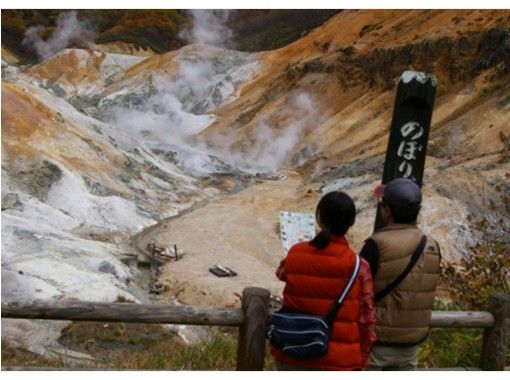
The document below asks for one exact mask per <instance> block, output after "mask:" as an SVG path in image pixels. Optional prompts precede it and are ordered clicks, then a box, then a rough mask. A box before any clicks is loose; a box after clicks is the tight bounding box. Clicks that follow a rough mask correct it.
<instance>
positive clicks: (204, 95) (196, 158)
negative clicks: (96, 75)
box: [110, 10, 319, 175]
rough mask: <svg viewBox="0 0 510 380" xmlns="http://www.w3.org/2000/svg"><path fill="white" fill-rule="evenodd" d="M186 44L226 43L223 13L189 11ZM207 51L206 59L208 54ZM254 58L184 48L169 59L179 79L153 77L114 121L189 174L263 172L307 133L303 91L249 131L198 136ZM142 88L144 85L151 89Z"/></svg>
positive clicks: (313, 115) (312, 117)
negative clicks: (167, 154) (169, 156)
mask: <svg viewBox="0 0 510 380" xmlns="http://www.w3.org/2000/svg"><path fill="white" fill-rule="evenodd" d="M190 14H191V16H192V17H193V21H194V22H193V29H192V30H191V31H188V32H189V33H190V41H192V42H198V43H201V44H209V45H211V44H212V45H217V46H218V45H221V44H225V43H226V42H227V40H228V38H230V37H231V35H232V32H231V31H230V30H229V29H228V28H227V27H226V26H225V24H226V21H227V20H228V11H217V10H214V11H205V10H192V11H190ZM211 53H212V55H211ZM254 57H256V55H253V54H248V53H239V52H234V51H231V50H223V51H217V50H211V49H210V48H207V47H186V48H183V49H182V51H181V53H180V54H179V55H178V56H177V57H176V59H177V62H178V63H179V66H180V75H179V76H178V77H177V78H176V79H173V80H168V79H167V78H164V77H156V75H153V76H152V80H151V83H150V86H152V87H153V88H154V91H153V92H152V95H151V96H149V97H148V98H146V99H145V100H144V102H143V104H138V105H137V106H136V108H137V109H126V108H125V107H118V108H116V109H114V110H113V112H112V115H110V116H112V118H113V122H114V124H115V125H116V126H117V127H118V128H119V129H122V130H129V131H131V132H134V133H135V134H136V135H137V137H138V138H139V140H141V141H142V142H143V143H144V144H145V145H146V146H147V147H148V148H150V149H158V150H162V151H166V152H173V153H172V155H173V157H174V159H175V161H176V163H177V164H178V165H179V166H181V167H183V168H184V169H185V170H187V171H190V172H192V173H195V174H199V175H202V174H210V173H218V172H229V171H244V172H248V173H252V174H255V173H269V172H274V171H275V170H277V169H278V168H279V167H280V166H281V165H282V164H284V163H285V162H286V161H287V160H288V159H289V154H290V153H291V152H292V151H293V149H294V148H295V147H296V145H298V144H299V142H300V141H301V139H302V138H303V136H304V135H305V134H306V133H307V131H309V129H310V128H311V127H312V126H313V125H315V124H316V123H317V122H318V120H317V119H318V118H319V115H318V114H317V111H316V107H315V104H314V100H313V98H312V97H311V96H310V95H309V94H307V93H304V92H294V93H291V94H288V96H286V97H285V100H284V101H282V102H281V103H280V104H278V106H277V107H274V109H278V110H280V111H272V113H271V115H270V116H265V117H264V116H261V117H259V115H257V119H256V120H255V121H253V124H252V125H250V127H249V132H244V131H243V129H231V130H228V131H227V132H224V133H222V134H220V135H216V136H215V138H214V141H206V140H205V139H204V138H202V137H200V136H198V133H200V132H201V131H202V130H203V129H205V128H207V127H208V126H209V125H211V124H212V123H213V122H214V121H215V117H214V116H212V115H211V113H212V112H214V111H215V110H216V109H217V108H218V107H219V106H220V105H221V104H222V103H223V102H224V101H225V100H226V99H227V98H228V97H229V96H230V95H231V94H232V93H233V92H234V89H235V86H236V83H241V82H242V81H244V80H246V79H247V78H248V77H249V75H251V74H250V72H251V71H250V70H253V69H254V68H255V67H256V66H253V65H254V64H255V65H256V62H254V61H253V59H254ZM150 86H149V87H150Z"/></svg>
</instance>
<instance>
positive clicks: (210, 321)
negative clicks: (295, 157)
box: [2, 302, 494, 328]
mask: <svg viewBox="0 0 510 380" xmlns="http://www.w3.org/2000/svg"><path fill="white" fill-rule="evenodd" d="M2 318H23V319H60V320H70V321H100V322H128V323H173V324H185V325H208V326H241V325H242V324H243V321H244V316H243V313H242V311H241V309H230V308H216V307H201V306H188V305H143V304H134V303H93V302H73V303H61V304H50V303H48V304H46V303H33V304H25V305H22V304H8V305H5V304H4V305H2ZM493 325H494V317H493V316H492V314H491V313H489V312H486V311H433V312H432V317H431V319H430V327H474V328H476V327H478V328H487V327H492V326H493Z"/></svg>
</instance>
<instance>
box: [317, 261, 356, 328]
mask: <svg viewBox="0 0 510 380" xmlns="http://www.w3.org/2000/svg"><path fill="white" fill-rule="evenodd" d="M355 256H356V262H355V263H354V270H353V271H352V274H351V277H350V278H349V281H347V283H346V284H345V286H344V288H343V290H342V293H340V295H339V296H338V298H337V299H336V300H335V302H334V303H333V305H332V306H331V310H330V312H329V313H328V315H327V317H326V322H327V323H328V326H330V327H331V325H332V323H333V321H334V320H335V318H336V314H337V313H338V310H340V307H341V306H342V304H343V302H344V300H345V298H346V297H347V294H349V291H350V290H351V288H352V285H354V280H356V277H358V273H359V270H360V268H361V257H359V256H358V255H355Z"/></svg>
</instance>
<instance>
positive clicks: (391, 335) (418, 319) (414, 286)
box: [371, 224, 441, 345]
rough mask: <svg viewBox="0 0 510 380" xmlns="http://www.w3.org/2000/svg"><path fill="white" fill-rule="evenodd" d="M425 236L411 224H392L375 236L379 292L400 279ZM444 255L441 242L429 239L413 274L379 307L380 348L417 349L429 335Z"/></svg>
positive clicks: (412, 271) (377, 290) (378, 331)
mask: <svg viewBox="0 0 510 380" xmlns="http://www.w3.org/2000/svg"><path fill="white" fill-rule="evenodd" d="M422 236H423V234H422V232H421V231H420V230H419V229H418V228H417V227H416V226H415V225H409V224H392V225H389V226H386V227H384V228H382V229H380V230H379V231H377V232H376V233H374V234H373V235H372V236H371V239H372V240H373V241H374V242H375V244H376V245H377V248H378V250H379V264H378V269H377V272H376V275H375V278H374V286H375V292H376V293H377V292H380V291H382V290H383V289H384V288H385V287H386V286H387V285H388V284H389V283H391V282H392V281H393V280H394V279H395V278H396V277H398V276H399V275H400V274H401V273H402V272H403V271H404V269H405V268H406V266H407V264H408V263H409V261H410V260H411V256H412V254H413V253H414V251H415V250H416V248H417V247H418V244H419V243H420V240H421V238H422ZM440 261H441V254H440V250H439V245H438V244H437V242H436V241H435V240H434V239H432V238H430V237H427V243H426V245H425V248H424V251H423V253H422V255H421V256H420V258H419V259H418V261H417V262H416V265H415V266H414V267H413V269H412V270H411V272H409V274H408V275H407V276H406V278H404V280H403V281H402V282H401V283H400V284H399V285H398V286H397V287H396V288H395V289H394V290H392V291H391V292H390V293H389V294H388V295H386V297H384V298H383V299H381V300H380V301H379V302H378V303H377V304H376V312H377V319H378V323H377V325H376V330H375V331H376V334H377V339H378V343H379V344H385V343H386V344H392V345H413V344H417V343H420V342H421V341H422V340H424V339H425V338H426V337H427V335H428V326H429V322H430V315H431V312H432V304H433V301H434V296H435V290H436V284H437V280H438V278H439V268H440Z"/></svg>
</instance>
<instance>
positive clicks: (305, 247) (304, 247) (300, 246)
mask: <svg viewBox="0 0 510 380" xmlns="http://www.w3.org/2000/svg"><path fill="white" fill-rule="evenodd" d="M314 249H315V247H314V246H313V245H311V244H310V242H309V241H302V242H300V243H296V244H294V245H293V246H292V247H290V249H289V253H293V252H303V251H305V252H310V251H312V250H314Z"/></svg>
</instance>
